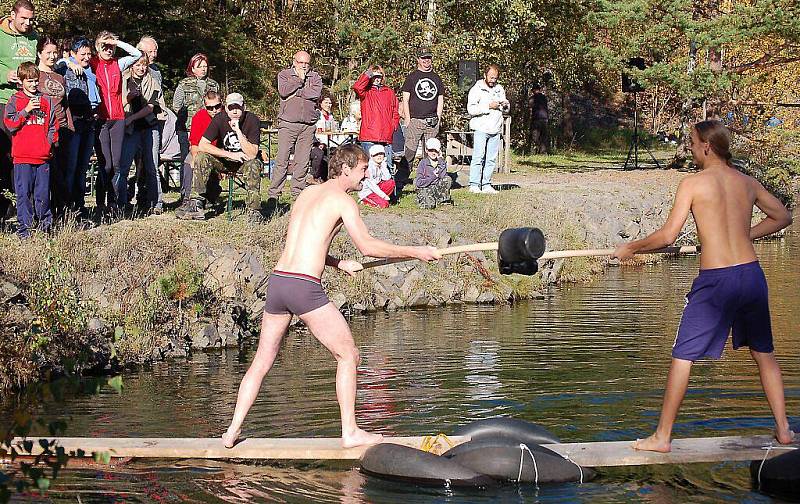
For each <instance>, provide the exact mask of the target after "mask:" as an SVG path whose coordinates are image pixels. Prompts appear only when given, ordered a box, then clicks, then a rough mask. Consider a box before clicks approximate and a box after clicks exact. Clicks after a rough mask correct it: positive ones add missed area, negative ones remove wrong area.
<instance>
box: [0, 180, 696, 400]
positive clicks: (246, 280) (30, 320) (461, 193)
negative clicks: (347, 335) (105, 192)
mask: <svg viewBox="0 0 800 504" xmlns="http://www.w3.org/2000/svg"><path fill="white" fill-rule="evenodd" d="M683 176H684V174H682V173H679V172H675V171H660V170H659V171H635V172H621V171H617V170H601V171H596V172H591V173H582V174H569V173H555V174H554V173H548V174H513V173H512V174H511V175H505V176H502V177H499V179H498V180H496V182H498V183H500V184H503V185H502V186H501V187H504V188H505V187H507V188H508V190H504V191H501V193H500V194H499V195H497V196H493V197H487V196H481V195H472V194H469V193H467V191H466V190H458V191H454V193H453V195H454V199H455V205H454V206H453V207H445V208H442V209H437V210H434V211H422V210H418V209H416V208H412V207H411V205H404V204H402V203H401V205H399V207H396V208H392V209H390V210H387V211H371V210H365V211H364V218H365V222H366V223H367V225H368V227H369V229H370V231H371V232H372V233H373V234H374V235H375V236H376V237H378V238H381V239H385V240H389V241H393V242H396V243H413V244H423V243H427V244H431V245H435V246H437V247H446V246H453V245H460V244H467V243H475V242H483V241H496V240H497V237H498V236H499V234H500V232H501V231H502V230H503V229H505V228H509V227H520V226H535V227H539V228H540V229H542V230H543V231H544V233H545V236H546V237H547V240H548V246H547V248H548V250H560V249H580V248H601V247H609V246H612V245H614V244H616V243H618V242H619V241H621V240H628V239H635V238H639V237H641V236H644V235H645V234H647V233H649V232H651V231H653V230H654V229H656V228H657V227H658V226H659V225H660V224H661V223H662V222H663V221H664V220H665V219H666V216H667V213H668V211H669V208H670V206H671V203H672V198H673V195H674V190H675V188H676V187H677V183H678V181H679V180H680V179H681V178H682V177H683ZM286 223H287V217H282V218H278V219H273V220H272V221H269V222H267V223H266V224H264V225H261V226H256V227H250V226H248V225H247V224H246V223H245V222H244V219H243V218H237V219H234V221H233V222H228V221H227V219H225V218H224V217H220V218H217V219H213V220H212V221H209V222H206V223H186V222H182V221H177V220H175V219H174V217H173V216H172V215H164V216H158V217H155V216H154V217H149V218H147V219H140V220H137V221H122V222H119V223H116V224H113V225H108V226H101V227H98V228H95V229H91V230H88V231H77V230H65V231H62V232H60V233H59V234H58V235H56V236H55V237H53V238H49V239H46V238H37V239H35V240H31V241H28V242H24V243H21V242H19V241H17V240H16V238H14V237H13V236H4V237H1V238H0V318H2V319H4V322H3V323H2V324H0V333H5V334H9V333H10V332H13V333H14V334H16V335H17V336H16V339H17V340H19V338H21V337H23V336H24V335H28V336H27V337H28V339H30V335H31V334H33V333H36V331H39V332H40V333H42V334H44V335H47V338H46V339H47V341H46V342H45V344H53V343H51V342H52V340H54V339H56V338H63V339H64V340H65V341H66V340H69V338H70V337H71V338H73V339H74V340H75V342H76V346H77V345H80V346H81V347H82V352H83V354H85V353H87V352H88V353H89V354H91V356H90V357H89V358H87V360H86V364H85V365H84V367H83V368H84V369H91V368H98V367H104V366H105V367H107V366H111V365H115V364H116V365H120V364H121V365H124V364H127V363H137V362H138V363H141V362H146V361H152V360H159V359H164V358H169V357H180V356H184V355H186V353H187V352H190V351H192V350H193V349H194V350H198V349H207V348H219V347H230V346H237V345H241V344H243V343H245V342H247V341H249V340H250V339H251V338H252V337H253V336H254V335H256V333H257V330H258V323H259V319H260V313H261V310H262V308H263V304H264V299H265V293H266V286H267V278H268V275H269V272H270V271H271V269H272V266H273V265H274V263H275V261H276V260H277V257H278V254H279V253H280V249H281V246H282V239H283V236H284V233H285V227H286ZM693 237H694V228H693V224H692V223H691V221H690V222H689V223H688V224H687V226H686V228H685V229H684V236H683V237H682V238H681V240H679V241H681V242H684V243H686V242H691V241H692V240H693ZM332 253H333V254H334V255H337V256H340V257H349V258H356V259H361V257H360V254H358V252H357V251H356V250H355V248H354V247H353V245H352V243H351V242H350V241H349V239H347V237H346V236H345V233H341V234H340V236H338V237H337V238H336V239H335V240H334V244H333V247H332ZM603 265H604V260H602V259H574V260H566V261H565V260H556V261H548V262H544V261H543V262H541V263H540V273H539V274H537V275H535V276H533V277H522V276H518V275H511V276H502V275H500V274H499V273H498V271H497V265H496V257H495V254H494V253H486V254H484V253H470V254H462V255H458V256H448V257H447V258H445V259H443V260H442V261H439V262H438V263H436V264H424V263H421V262H417V261H410V262H404V263H398V264H393V265H388V266H382V267H379V268H374V269H370V270H366V271H364V272H363V273H362V274H360V275H358V276H357V277H355V278H349V277H346V276H345V275H342V274H339V273H338V272H336V271H327V272H326V274H325V276H324V278H323V282H324V283H325V287H326V289H327V292H328V294H329V297H330V299H331V301H332V302H333V303H334V304H336V306H337V307H338V308H339V309H340V310H342V311H343V312H345V313H346V314H351V313H355V312H366V311H372V310H398V309H404V308H409V307H425V306H427V307H432V306H440V305H444V304H449V303H512V302H514V301H517V300H521V299H535V298H540V297H543V293H544V292H545V289H546V288H547V286H548V285H551V284H558V283H560V282H574V281H582V280H586V279H588V278H590V277H591V276H592V275H593V274H596V273H599V272H600V271H602V269H603ZM42 291H46V292H49V294H50V296H51V297H53V299H44V300H43V299H42V298H43V297H45V298H47V297H48V296H47V295H46V294H45V293H44V292H42ZM59 296H60V297H59ZM64 296H67V297H69V298H70V299H71V301H70V303H71V304H69V303H68V304H65V303H64V298H63V297H64ZM48 302H49V303H50V304H49V305H48ZM43 309H44V310H50V311H49V312H48V311H45V312H43ZM53 310H55V311H60V312H63V311H67V312H68V313H70V314H72V312H73V311H74V312H75V313H74V317H75V320H72V319H70V320H64V317H55V316H54V314H53ZM70 316H72V315H70ZM53 324H60V327H55V328H54V327H52V326H53ZM37 328H38V329H37ZM32 331H33V333H32ZM70 331H72V332H77V333H80V334H72V335H71V336H69V335H68V334H67V333H70ZM20 335H23V336H20ZM87 345H88V348H87ZM73 350H74V349H73ZM34 353H35V352H34ZM84 357H85V355H84ZM31 358H34V357H31ZM36 359H38V361H37V363H38V364H40V365H41V364H43V362H42V359H41V357H36ZM45 360H46V361H48V359H45ZM49 361H52V362H51V365H53V366H54V367H55V368H59V366H60V364H59V362H60V361H59V360H58V359H56V358H54V357H53V358H50V359H49ZM44 364H45V365H47V362H45V363H44ZM0 378H2V377H0ZM5 381H6V385H7V384H8V383H12V382H13V381H14V380H9V379H6V380H5ZM23 381H24V380H23ZM2 387H3V383H2V379H0V388H2Z"/></svg>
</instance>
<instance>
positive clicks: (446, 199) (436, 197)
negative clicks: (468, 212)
mask: <svg viewBox="0 0 800 504" xmlns="http://www.w3.org/2000/svg"><path fill="white" fill-rule="evenodd" d="M425 150H426V151H427V154H428V155H427V157H426V158H424V159H423V160H422V161H420V163H419V166H417V177H416V178H415V179H414V186H416V188H417V205H419V207H420V208H425V209H430V208H436V207H437V206H438V205H441V204H442V203H451V204H452V202H453V200H451V199H450V186H451V185H453V179H451V178H450V176H449V175H448V174H447V166H446V165H445V162H444V158H442V156H441V150H442V143H441V142H440V141H439V140H438V139H437V138H429V139H428V140H427V141H426V142H425Z"/></svg>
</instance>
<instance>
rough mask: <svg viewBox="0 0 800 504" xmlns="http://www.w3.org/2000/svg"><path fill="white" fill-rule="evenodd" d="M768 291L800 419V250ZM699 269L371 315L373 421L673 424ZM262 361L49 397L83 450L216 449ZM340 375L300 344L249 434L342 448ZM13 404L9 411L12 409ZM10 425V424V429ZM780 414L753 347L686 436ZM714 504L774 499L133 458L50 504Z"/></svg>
mask: <svg viewBox="0 0 800 504" xmlns="http://www.w3.org/2000/svg"><path fill="white" fill-rule="evenodd" d="M758 249H759V255H760V257H761V261H762V265H763V267H764V270H765V272H766V275H767V278H768V280H769V285H770V294H771V299H772V314H773V323H774V332H775V343H776V353H777V356H778V359H779V362H780V363H781V366H782V368H783V371H784V379H785V384H786V395H787V409H788V411H789V412H790V414H792V415H794V416H793V417H792V418H791V421H792V422H793V423H797V422H798V421H799V420H800V418H798V416H797V414H798V413H797V412H798V410H800V354H798V352H797V351H796V350H795V349H796V348H797V347H798V345H800V332H799V331H798V329H800V326H799V325H798V322H797V321H798V320H800V290H798V289H797V287H796V286H797V283H798V282H800V254H798V252H800V243H799V241H798V236H797V232H796V231H793V232H792V234H791V235H790V237H789V239H788V240H786V241H783V242H772V243H767V244H761V245H759V246H758ZM696 271H697V260H696V258H691V257H689V258H681V259H675V260H670V261H668V262H665V263H662V264H659V265H654V266H649V267H645V268H643V269H637V270H622V269H611V270H609V271H608V273H607V274H606V275H605V276H604V278H602V279H599V280H596V281H594V282H592V283H590V284H588V285H581V286H572V287H567V288H563V289H559V290H554V291H553V292H551V293H549V296H548V298H547V299H545V300H543V301H537V302H534V303H530V304H519V305H516V306H513V307H491V306H456V307H451V308H447V309H441V310H420V311H411V312H402V313H393V314H377V315H370V316H364V317H357V318H355V319H354V320H353V321H352V327H353V332H354V335H355V337H356V340H357V342H358V344H359V346H360V348H361V350H362V356H363V358H364V359H363V364H362V366H361V368H360V369H359V383H360V389H359V395H358V416H359V421H360V422H361V423H362V424H364V425H365V426H367V427H368V428H370V429H373V430H376V431H380V432H384V433H390V434H404V435H415V434H420V435H421V434H436V433H438V432H449V431H450V430H451V428H452V426H453V425H457V424H462V423H465V422H467V421H470V420H473V419H479V418H485V417H489V416H499V415H510V416H515V417H518V418H522V419H526V420H530V421H535V422H538V423H540V424H542V425H543V426H545V427H546V428H548V429H549V430H551V431H553V432H554V433H555V434H556V435H558V436H560V437H561V438H562V439H564V440H567V441H592V440H597V441H601V440H622V439H631V438H635V437H642V436H643V435H647V434H649V433H650V432H651V431H652V429H653V428H654V427H655V424H656V422H657V420H658V410H659V408H660V405H661V395H662V393H663V387H664V381H665V377H666V372H667V367H668V365H669V359H670V347H671V345H672V341H673V338H674V334H675V329H676V326H677V322H678V318H679V316H680V311H681V309H682V307H683V296H684V294H685V293H686V291H688V289H689V286H690V283H691V280H692V279H693V277H694V275H695V274H696ZM250 358H251V354H249V353H248V354H247V355H245V356H244V358H242V356H240V355H238V354H237V352H234V351H227V352H214V353H208V354H203V353H200V354H195V355H193V356H192V357H191V358H190V359H189V361H188V362H171V363H162V364H158V365H154V366H152V367H150V368H147V369H142V370H139V371H136V372H133V373H130V374H128V375H126V376H125V391H124V393H123V394H122V395H117V394H116V393H113V392H111V391H104V392H103V393H102V394H101V395H99V396H92V397H88V396H81V395H79V394H77V392H75V391H65V392H64V395H65V396H66V397H68V398H69V399H68V400H66V401H56V400H53V401H50V402H48V403H47V404H45V405H43V406H42V408H41V409H40V411H39V412H38V413H39V414H40V415H41V416H42V417H44V418H45V419H49V418H55V417H61V416H63V415H68V416H69V417H70V421H69V431H68V434H69V435H75V436H119V437H121V436H154V437H156V436H158V437H160V436H167V437H168V436H174V437H194V436H197V437H211V436H218V435H219V434H220V433H221V432H222V430H223V429H224V428H225V426H226V425H227V422H228V421H229V419H230V418H229V416H230V415H231V413H232V411H233V407H234V404H235V401H236V391H237V387H238V384H239V380H240V379H241V376H242V375H243V373H244V372H245V370H246V369H247V365H248V364H249V359H250ZM334 376H335V362H334V361H333V359H332V358H331V357H330V355H329V354H328V352H327V351H326V350H325V349H324V348H322V347H321V346H320V345H319V344H318V343H317V342H316V341H315V340H314V339H313V338H312V337H311V336H310V335H309V334H307V333H295V334H292V335H290V336H288V337H287V339H286V341H285V344H284V347H283V349H282V351H281V354H280V356H279V357H278V361H277V363H276V365H275V366H274V368H273V371H272V372H271V373H270V375H269V376H268V377H267V379H266V380H265V382H264V386H263V388H262V392H261V395H260V396H259V398H258V399H257V401H256V403H255V405H254V407H253V409H252V412H251V414H250V416H249V417H248V421H247V424H246V426H245V433H244V434H245V435H247V436H261V437H288V436H338V435H339V417H338V407H337V404H336V400H335V390H334ZM10 408H11V404H6V406H4V411H9V409H10ZM7 418H8V415H6V414H2V412H0V423H3V422H6V421H7ZM771 428H772V417H771V414H770V411H769V408H768V406H767V403H766V400H765V399H764V397H763V393H762V391H761V386H760V383H759V381H758V374H757V369H756V366H755V364H754V363H753V362H752V361H751V360H750V358H749V355H748V353H747V352H746V351H744V352H732V351H731V350H730V349H728V350H727V351H726V355H725V358H724V359H723V360H720V361H716V362H711V361H708V362H701V363H699V364H697V365H695V366H694V369H693V374H692V380H691V383H690V391H689V394H688V395H687V397H686V400H685V401H684V405H683V408H682V410H681V414H680V416H679V418H678V423H677V424H676V426H675V434H676V436H682V437H685V436H712V435H734V434H747V433H764V432H766V431H769V430H770V429H771ZM78 494H79V495H80V496H81V500H82V502H116V501H122V500H124V501H125V502H155V501H159V502H163V501H171V502H172V501H175V502H177V501H186V502H212V501H225V502H308V501H314V502H343V503H351V502H352V503H361V502H400V501H405V502H408V503H415V502H530V501H541V502H548V501H564V500H570V501H586V502H595V501H601V502H686V501H692V502H703V501H707V502H711V501H715V502H716V501H719V500H735V501H742V500H746V501H751V502H762V501H769V499H768V498H766V497H763V496H761V495H758V494H756V493H753V492H752V491H751V490H750V483H749V475H748V472H747V468H746V465H745V464H742V463H723V464H714V465H691V466H667V467H646V468H627V469H608V470H604V471H603V472H602V475H601V477H600V478H598V480H596V481H594V482H592V483H588V484H584V485H557V486H553V487H542V488H538V489H537V488H535V487H533V486H522V487H517V486H508V487H501V488H499V489H492V490H490V491H488V490H487V491H463V490H459V491H455V490H453V491H450V490H444V489H430V488H417V487H414V486H409V485H405V484H397V483H391V482H386V481H381V480H377V479H374V478H367V477H365V476H364V475H362V474H360V473H359V472H358V471H357V470H355V469H353V468H352V465H349V464H339V465H336V464H281V465H275V464H252V463H246V464H245V463H226V462H215V461H195V460H187V461H180V462H178V463H173V462H168V461H136V462H134V463H132V464H130V465H128V466H125V467H123V468H119V469H116V470H109V471H67V472H66V473H65V474H64V476H63V479H61V480H60V481H59V484H58V488H57V491H56V492H54V493H53V498H54V500H56V501H64V502H75V500H76V495H78Z"/></svg>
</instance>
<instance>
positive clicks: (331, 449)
mask: <svg viewBox="0 0 800 504" xmlns="http://www.w3.org/2000/svg"><path fill="white" fill-rule="evenodd" d="M42 439H51V440H56V441H57V442H58V445H59V446H62V447H64V449H65V450H66V451H67V453H69V454H71V455H73V456H74V455H77V454H78V450H83V452H84V456H91V453H92V452H109V454H110V455H111V456H112V457H139V458H210V459H226V458H235V459H270V460H278V459H283V460H357V459H359V458H360V457H361V455H362V454H363V453H364V451H365V450H366V448H367V447H363V446H361V447H356V448H347V449H345V448H342V447H341V440H340V439H339V438H251V439H246V440H244V441H243V442H241V443H239V444H238V445H236V446H235V447H234V448H233V449H230V450H229V449H226V448H225V447H223V446H222V442H221V441H220V440H219V439H206V438H95V439H92V438H42ZM425 439H426V438H425V437H421V436H420V437H390V438H386V442H388V443H398V444H403V445H406V446H411V447H414V448H418V449H419V448H421V447H422V443H423V442H424V440H425ZM448 439H449V440H450V441H451V442H452V443H453V444H454V445H458V444H461V443H464V442H466V441H469V439H470V438H469V437H466V436H452V437H448ZM28 440H29V441H32V442H33V450H32V451H31V454H32V455H36V454H38V453H41V451H42V449H41V447H40V446H39V439H38V438H29V439H28ZM631 443H632V441H610V442H594V443H561V444H548V445H543V446H546V447H547V448H550V449H551V450H553V451H555V452H557V453H559V454H561V455H562V456H567V457H569V459H570V460H572V461H573V462H575V463H577V464H579V465H582V466H585V467H612V466H629V465H651V464H687V463H695V462H723V461H739V460H761V459H762V458H764V456H765V455H767V450H765V449H764V447H766V446H769V445H770V444H772V445H773V446H774V445H775V444H776V443H775V440H774V438H772V437H770V436H748V437H741V436H725V437H712V438H685V439H675V440H673V441H672V452H670V453H654V452H645V451H637V450H634V449H633V448H631ZM12 446H16V447H19V448H20V449H21V448H22V439H20V438H15V439H14V440H13V441H12ZM790 446H791V447H794V448H800V440H798V441H797V442H795V444H794V445H790ZM449 447H450V446H449V444H448V443H447V442H446V441H445V440H443V439H442V438H439V439H438V440H437V443H436V446H435V449H434V450H433V452H434V453H439V454H440V453H442V452H444V451H446V450H447V449H448V448H449ZM786 450H787V448H786V447H781V446H780V445H778V446H776V447H775V449H772V450H770V452H769V454H768V456H769V457H770V458H771V457H774V456H777V455H780V454H782V453H786Z"/></svg>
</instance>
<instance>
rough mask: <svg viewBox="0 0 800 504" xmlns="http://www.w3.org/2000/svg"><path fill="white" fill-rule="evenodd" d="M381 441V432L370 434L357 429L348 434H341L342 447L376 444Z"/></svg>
mask: <svg viewBox="0 0 800 504" xmlns="http://www.w3.org/2000/svg"><path fill="white" fill-rule="evenodd" d="M381 441H383V434H371V433H369V432H367V431H365V430H362V429H358V428H356V430H354V431H353V432H350V433H349V434H346V435H345V434H342V447H343V448H352V447H354V446H362V445H371V444H377V443H380V442H381Z"/></svg>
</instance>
